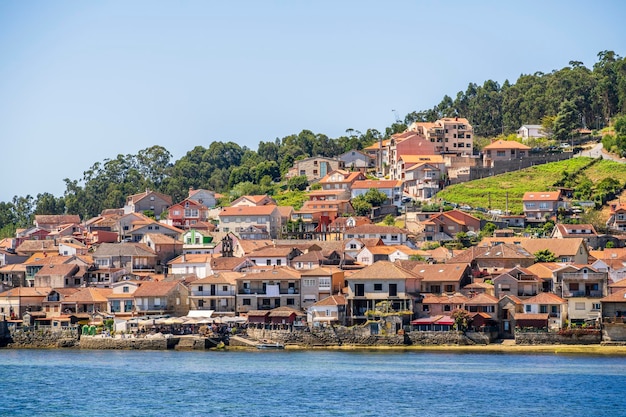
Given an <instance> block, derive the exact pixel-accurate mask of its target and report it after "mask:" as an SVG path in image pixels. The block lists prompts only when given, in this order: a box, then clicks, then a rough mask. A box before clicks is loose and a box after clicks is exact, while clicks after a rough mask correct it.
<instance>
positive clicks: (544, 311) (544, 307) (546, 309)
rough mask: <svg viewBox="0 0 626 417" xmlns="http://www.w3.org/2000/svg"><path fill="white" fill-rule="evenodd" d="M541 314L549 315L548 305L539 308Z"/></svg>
mask: <svg viewBox="0 0 626 417" xmlns="http://www.w3.org/2000/svg"><path fill="white" fill-rule="evenodd" d="M539 312H540V313H541V314H545V313H547V312H548V306H546V305H541V306H539Z"/></svg>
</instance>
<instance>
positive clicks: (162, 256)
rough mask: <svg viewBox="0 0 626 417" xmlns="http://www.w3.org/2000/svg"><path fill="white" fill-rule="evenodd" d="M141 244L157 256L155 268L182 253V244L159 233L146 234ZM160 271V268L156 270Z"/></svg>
mask: <svg viewBox="0 0 626 417" xmlns="http://www.w3.org/2000/svg"><path fill="white" fill-rule="evenodd" d="M141 243H143V244H144V245H146V246H147V247H149V248H150V249H152V250H153V251H154V252H155V253H156V255H157V267H158V266H163V265H167V263H168V262H169V261H170V260H171V259H173V258H175V257H176V256H178V255H180V254H181V253H182V251H183V242H181V241H180V240H178V239H175V238H173V237H171V236H168V235H165V234H160V233H147V234H145V235H144V236H143V238H142V239H141ZM158 269H161V268H158Z"/></svg>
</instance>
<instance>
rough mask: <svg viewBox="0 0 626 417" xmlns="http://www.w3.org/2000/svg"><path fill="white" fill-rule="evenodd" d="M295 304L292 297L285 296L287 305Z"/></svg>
mask: <svg viewBox="0 0 626 417" xmlns="http://www.w3.org/2000/svg"><path fill="white" fill-rule="evenodd" d="M294 304H295V300H294V299H293V298H287V305H288V306H292V305H294Z"/></svg>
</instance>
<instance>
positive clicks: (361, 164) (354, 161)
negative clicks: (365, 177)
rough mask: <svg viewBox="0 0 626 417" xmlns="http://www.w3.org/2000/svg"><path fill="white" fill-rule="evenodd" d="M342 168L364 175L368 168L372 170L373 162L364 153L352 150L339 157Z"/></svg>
mask: <svg viewBox="0 0 626 417" xmlns="http://www.w3.org/2000/svg"><path fill="white" fill-rule="evenodd" d="M339 160H340V161H342V162H343V166H344V167H345V168H346V169H348V170H350V171H359V172H362V173H365V172H366V171H367V170H368V168H374V160H373V159H372V158H371V157H370V156H369V155H368V154H366V153H364V152H361V151H357V150H356V149H353V150H351V151H348V152H345V153H342V154H341V155H339Z"/></svg>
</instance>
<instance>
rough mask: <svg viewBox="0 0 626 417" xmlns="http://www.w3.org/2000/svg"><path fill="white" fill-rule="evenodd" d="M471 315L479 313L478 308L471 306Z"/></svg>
mask: <svg viewBox="0 0 626 417" xmlns="http://www.w3.org/2000/svg"><path fill="white" fill-rule="evenodd" d="M469 312H470V313H478V306H469Z"/></svg>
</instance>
